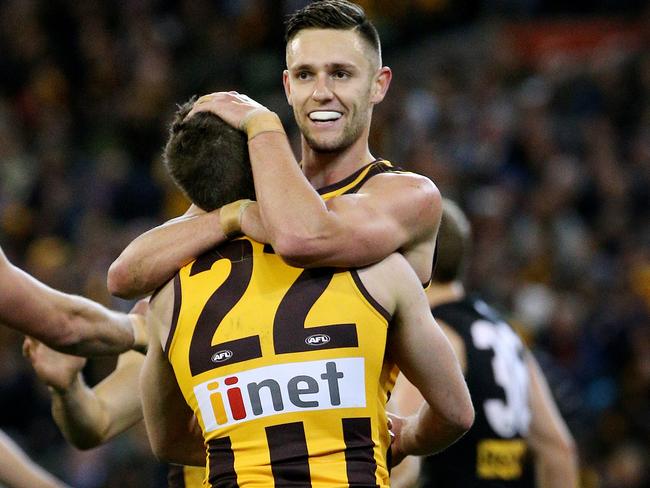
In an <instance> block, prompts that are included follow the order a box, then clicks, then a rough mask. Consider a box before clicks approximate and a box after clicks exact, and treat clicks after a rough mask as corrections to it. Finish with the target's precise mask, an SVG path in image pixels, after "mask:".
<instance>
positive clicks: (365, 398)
mask: <svg viewBox="0 0 650 488" xmlns="http://www.w3.org/2000/svg"><path fill="white" fill-rule="evenodd" d="M174 294H175V303H174V312H173V321H172V330H171V331H170V334H169V338H168V341H167V344H166V347H165V351H166V353H167V354H168V358H169V361H170V363H171V365H172V367H173V369H174V373H175V375H176V379H177V381H178V384H179V386H180V389H181V391H182V393H183V395H184V397H185V399H186V401H187V403H188V405H189V406H190V407H191V408H192V410H193V411H194V413H195V414H196V417H197V419H198V420H199V423H200V425H201V428H202V430H203V434H204V438H205V443H206V447H207V474H208V476H207V479H206V481H205V482H204V483H206V484H205V486H209V487H219V488H224V487H244V486H246V487H265V488H266V487H269V486H274V485H275V486H300V487H306V486H313V487H314V488H325V487H333V486H350V487H359V488H360V487H387V486H388V485H389V480H388V468H387V460H386V453H387V450H388V448H389V436H388V431H387V427H386V425H387V424H386V415H385V410H384V409H385V404H386V401H387V396H388V392H389V391H390V390H391V389H392V387H393V384H394V380H395V376H396V368H395V367H394V365H393V364H392V363H388V362H385V361H384V352H385V346H386V335H387V330H388V323H389V321H390V317H389V315H388V314H387V312H386V311H385V310H384V309H383V308H382V307H381V306H380V305H379V304H378V303H377V302H375V300H374V299H372V297H370V295H369V294H368V293H367V291H365V288H364V287H363V285H362V284H361V282H360V280H359V278H358V276H357V273H356V271H354V270H350V271H348V270H346V271H341V270H336V269H332V268H321V269H300V268H294V267H291V266H289V265H287V264H285V263H284V262H283V261H282V259H280V257H279V256H276V255H275V254H274V253H273V251H272V249H271V248H270V247H269V246H264V245H262V244H260V243H257V242H255V241H252V240H250V239H248V238H240V239H237V240H234V241H231V242H228V243H226V244H224V245H222V246H219V247H218V248H216V249H214V250H212V251H209V252H207V253H206V254H204V255H202V256H201V257H200V258H198V259H197V260H196V261H194V262H193V263H190V264H189V265H187V266H185V267H184V268H182V269H181V270H180V271H179V273H178V274H177V275H176V277H175V278H174Z"/></svg>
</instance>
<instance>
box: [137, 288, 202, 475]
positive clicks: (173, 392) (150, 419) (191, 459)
mask: <svg viewBox="0 0 650 488" xmlns="http://www.w3.org/2000/svg"><path fill="white" fill-rule="evenodd" d="M172 303H173V288H172V287H171V286H169V285H167V286H165V287H164V288H163V289H162V290H161V291H160V293H159V294H158V295H157V296H156V297H155V298H154V299H153V300H152V303H151V308H150V312H149V314H148V315H147V324H148V326H149V331H150V341H149V348H148V350H147V357H146V358H145V362H144V366H143V368H142V373H141V376H140V389H141V394H142V409H143V412H144V420H145V425H146V427H147V434H148V436H149V442H150V444H151V448H152V450H153V452H154V454H155V455H156V457H157V458H158V459H160V460H161V461H166V462H170V463H175V464H183V465H186V466H203V465H205V460H206V453H205V447H204V444H203V438H202V436H199V435H197V431H196V428H195V427H196V420H195V418H194V414H193V412H192V410H191V409H190V407H189V406H188V405H187V403H186V402H185V399H184V398H183V394H182V393H181V391H180V388H179V387H178V384H177V383H176V377H175V376H174V371H173V369H172V367H171V365H170V364H169V361H167V358H166V357H165V354H164V351H163V348H162V347H163V346H162V343H161V339H160V338H161V336H162V334H161V329H163V330H164V331H165V332H163V334H164V337H166V332H167V331H168V330H169V324H170V323H171V313H172V307H171V305H172Z"/></svg>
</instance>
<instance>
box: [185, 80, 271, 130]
mask: <svg viewBox="0 0 650 488" xmlns="http://www.w3.org/2000/svg"><path fill="white" fill-rule="evenodd" d="M198 112H210V113H213V114H214V115H217V116H218V117H220V118H221V119H223V120H224V121H225V122H226V123H227V124H229V125H231V126H232V127H234V128H235V129H239V130H241V131H243V132H246V134H247V135H248V140H251V139H252V138H253V137H255V136H256V135H258V134H260V133H262V132H284V127H283V126H282V123H281V122H280V119H279V117H278V116H277V115H276V114H275V113H274V112H271V111H270V110H269V109H268V108H266V107H265V106H264V105H262V104H260V103H258V102H256V101H255V100H253V99H252V98H250V97H249V96H247V95H244V94H242V93H237V92H236V91H230V92H216V93H210V94H209V95H203V96H202V97H200V98H199V99H198V100H197V101H196V102H194V107H192V110H190V113H188V114H187V117H188V118H189V117H192V116H193V115H194V114H195V113H198Z"/></svg>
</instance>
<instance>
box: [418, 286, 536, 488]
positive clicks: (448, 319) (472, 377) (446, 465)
mask: <svg viewBox="0 0 650 488" xmlns="http://www.w3.org/2000/svg"><path fill="white" fill-rule="evenodd" d="M431 312H432V314H433V316H434V318H436V319H439V320H441V321H442V322H445V323H446V324H447V325H449V326H450V327H451V328H452V329H453V330H454V331H455V332H456V333H458V334H459V335H460V337H461V338H462V339H463V342H464V343H465V352H466V357H467V370H466V373H465V379H466V381H467V386H468V388H469V391H470V394H471V396H472V402H473V403H474V409H475V412H476V417H475V420H474V425H473V426H472V428H471V429H470V430H469V431H468V432H467V434H465V435H464V436H463V437H462V438H461V439H460V440H459V441H458V442H456V443H455V444H453V445H452V446H450V447H449V448H447V449H446V450H445V451H443V452H441V453H439V454H436V455H434V456H430V457H428V458H426V459H425V460H424V461H423V465H422V472H423V476H424V477H425V481H426V484H425V486H440V487H477V488H478V487H509V488H515V487H524V486H532V485H531V484H530V483H531V482H530V478H529V475H530V472H529V468H530V466H529V465H528V462H527V451H526V441H525V437H526V435H527V432H528V426H529V423H530V406H529V401H528V369H527V367H526V364H525V362H524V357H523V355H524V347H523V345H522V343H521V341H520V339H519V337H518V336H517V335H516V334H515V332H514V331H513V330H512V328H511V327H510V326H509V325H508V324H507V323H506V322H504V321H503V320H502V319H501V318H500V317H499V315H498V314H497V312H496V311H495V310H494V309H492V308H491V307H490V306H488V305H487V304H486V303H485V302H483V301H482V300H479V299H477V298H466V299H464V300H461V301H457V302H450V303H445V304H442V305H439V306H437V307H434V308H433V309H432V310H431Z"/></svg>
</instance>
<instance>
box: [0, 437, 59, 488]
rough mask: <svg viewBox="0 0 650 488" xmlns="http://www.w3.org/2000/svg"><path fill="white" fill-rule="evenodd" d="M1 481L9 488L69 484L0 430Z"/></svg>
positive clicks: (53, 487) (45, 487)
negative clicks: (47, 469)
mask: <svg viewBox="0 0 650 488" xmlns="http://www.w3.org/2000/svg"><path fill="white" fill-rule="evenodd" d="M0 483H1V484H2V485H3V486H5V485H6V486H7V487H8V488H34V487H35V486H38V487H39V488H66V487H67V485H66V484H64V483H63V482H62V481H59V480H58V479H56V478H55V477H54V476H53V475H52V474H50V473H48V472H47V471H45V470H44V469H43V468H42V467H40V466H39V465H37V464H36V463H34V461H32V460H31V459H29V457H27V455H26V454H25V453H24V452H23V450H22V449H20V447H18V445H17V444H16V443H15V442H14V441H13V440H12V439H11V438H10V437H9V436H8V435H7V434H5V433H4V432H2V431H1V430H0Z"/></svg>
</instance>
